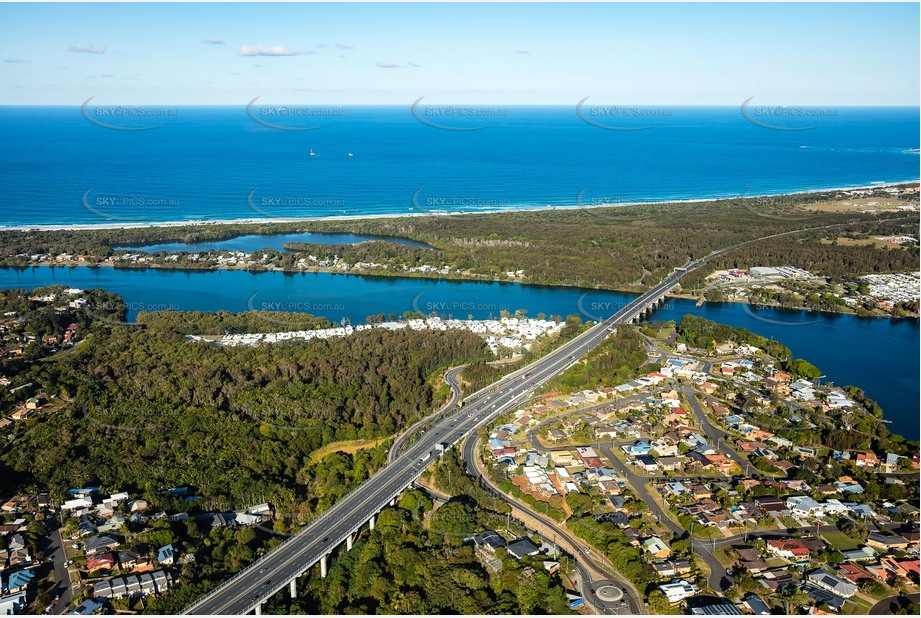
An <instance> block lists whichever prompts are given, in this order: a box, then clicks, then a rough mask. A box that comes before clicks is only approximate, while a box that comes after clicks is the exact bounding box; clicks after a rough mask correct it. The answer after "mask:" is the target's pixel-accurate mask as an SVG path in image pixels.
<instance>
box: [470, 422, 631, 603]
mask: <svg viewBox="0 0 921 618" xmlns="http://www.w3.org/2000/svg"><path fill="white" fill-rule="evenodd" d="M478 443H479V439H478V437H477V436H475V435H472V436H469V437H468V438H467V439H466V440H465V441H464V444H463V448H462V457H463V460H464V465H465V467H466V468H467V473H468V474H469V475H471V476H472V477H474V478H476V479H479V481H480V485H481V486H483V487H484V488H486V489H488V490H489V491H490V492H492V493H493V494H494V495H496V496H498V497H499V498H501V499H502V500H504V501H505V502H506V503H508V504H510V505H512V506H514V507H515V508H516V509H518V510H520V511H522V512H523V513H527V515H528V516H530V517H531V518H533V519H535V520H537V521H539V522H540V523H541V524H543V525H544V526H546V527H547V528H550V529H551V530H554V531H555V532H556V535H557V537H558V538H560V539H563V540H565V541H566V543H568V544H569V545H570V547H571V548H572V549H573V551H571V552H570V553H572V554H573V556H574V558H575V559H576V561H577V563H578V564H579V573H580V583H581V588H582V598H583V599H584V600H585V603H586V604H588V605H592V606H594V607H595V609H597V610H600V611H601V612H602V613H615V612H614V610H615V607H618V606H615V605H611V606H610V607H608V606H606V605H605V604H604V603H601V602H600V601H599V599H597V598H594V597H593V596H592V594H591V591H592V590H594V589H595V588H596V587H597V586H600V585H601V583H603V581H613V582H614V583H615V585H617V586H618V587H619V588H621V589H622V590H623V591H624V599H625V600H626V601H627V607H626V608H625V609H627V610H628V611H629V613H631V614H643V613H645V611H644V606H643V601H642V599H640V598H638V597H637V595H636V594H635V593H634V592H633V586H632V585H630V584H629V583H627V582H626V581H625V580H624V579H623V578H622V577H621V576H620V574H618V573H616V572H614V573H611V571H613V570H612V569H605V568H604V566H603V565H599V564H598V563H597V562H596V561H595V560H594V558H593V557H592V555H591V554H585V553H584V552H583V551H581V550H580V548H583V547H585V541H581V540H579V539H577V538H576V537H575V536H573V535H572V534H570V532H569V531H568V530H567V529H566V528H565V527H564V526H560V525H558V524H557V523H556V522H554V521H552V520H550V519H548V518H546V517H544V516H543V515H541V514H540V513H537V512H536V511H534V510H532V509H531V508H529V507H528V506H527V505H526V504H523V503H521V502H518V501H516V500H513V499H512V498H511V497H510V496H507V495H506V494H505V493H503V492H502V491H501V490H500V489H499V488H498V487H496V485H495V484H494V483H493V482H492V481H491V480H490V479H489V478H488V477H486V475H484V474H483V471H482V468H481V466H480V463H479V461H478V459H477V452H476V451H477V444H478ZM583 564H584V565H588V566H589V567H591V568H592V569H593V570H595V571H596V572H598V573H607V574H609V576H608V579H606V580H598V581H593V580H592V578H591V575H590V574H589V572H588V569H586V568H585V566H583ZM621 613H626V612H621Z"/></svg>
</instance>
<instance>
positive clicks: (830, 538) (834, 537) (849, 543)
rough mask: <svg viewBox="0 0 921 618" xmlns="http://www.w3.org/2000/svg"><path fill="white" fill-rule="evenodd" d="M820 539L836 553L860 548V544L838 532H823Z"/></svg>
mask: <svg viewBox="0 0 921 618" xmlns="http://www.w3.org/2000/svg"><path fill="white" fill-rule="evenodd" d="M822 538H823V539H825V542H826V543H828V544H829V545H830V546H831V547H833V548H835V549H837V550H838V551H847V550H849V549H857V548H858V547H860V543H858V542H857V541H855V540H854V539H852V538H851V537H849V536H848V535H846V534H844V533H843V532H840V531H838V530H836V531H834V532H823V533H822Z"/></svg>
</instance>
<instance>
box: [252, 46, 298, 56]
mask: <svg viewBox="0 0 921 618" xmlns="http://www.w3.org/2000/svg"><path fill="white" fill-rule="evenodd" d="M303 53H304V52H300V51H297V50H296V49H289V48H287V47H283V46H281V45H243V46H242V47H240V55H241V56H299V55H301V54H303Z"/></svg>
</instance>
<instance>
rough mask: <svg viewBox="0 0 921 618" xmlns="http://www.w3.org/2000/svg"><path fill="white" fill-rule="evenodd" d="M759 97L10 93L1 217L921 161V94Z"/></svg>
mask: <svg viewBox="0 0 921 618" xmlns="http://www.w3.org/2000/svg"><path fill="white" fill-rule="evenodd" d="M762 111H763V110H762ZM481 112H483V113H481ZM486 112H488V113H486ZM654 112H656V113H654ZM757 112H758V110H752V109H749V110H748V112H747V113H743V110H741V109H740V108H739V107H719V108H703V107H676V108H672V109H669V110H658V111H657V110H649V113H647V114H629V113H625V112H623V111H622V112H621V113H619V114H617V115H613V116H612V115H605V110H604V109H596V108H588V107H585V108H582V109H577V107H576V106H575V105H573V106H571V107H509V108H506V109H492V110H477V109H474V108H461V109H454V110H450V109H449V110H438V109H432V108H421V109H420V108H418V107H417V108H412V107H411V106H410V105H406V106H405V107H345V108H330V109H325V110H323V109H314V110H310V109H307V108H304V109H296V108H288V107H276V108H266V107H264V106H251V107H250V108H249V109H248V108H247V106H246V105H241V106H239V107H177V108H148V109H121V110H112V109H106V108H99V107H93V106H92V105H88V106H84V107H83V108H81V107H79V106H78V107H2V108H0V142H2V143H3V145H4V147H3V148H2V149H0V189H2V190H0V225H4V226H20V225H62V224H80V225H87V224H117V223H131V222H136V223H142V222H164V221H190V220H203V221H218V220H233V219H266V220H268V219H276V218H287V217H327V216H367V215H383V214H407V213H416V214H424V213H432V212H461V211H463V212H479V211H494V210H508V209H518V208H534V207H547V206H551V207H556V206H559V207H566V206H569V207H572V206H591V205H598V204H622V203H629V202H642V201H662V200H687V199H701V198H719V197H733V196H744V195H748V196H754V195H765V194H777V193H786V192H794V191H807V190H815V189H826V188H838V187H854V186H863V185H870V184H874V183H884V182H897V181H905V180H916V179H918V177H919V174H918V165H919V161H918V146H919V142H918V135H919V114H918V108H891V107H890V108H853V107H841V108H836V109H833V110H818V111H817V112H816V113H814V114H804V113H802V111H801V113H799V114H793V113H789V114H783V113H778V114H775V115H770V116H769V115H764V114H761V115H759V114H758V113H757ZM311 152H313V155H311V154H310V153H311Z"/></svg>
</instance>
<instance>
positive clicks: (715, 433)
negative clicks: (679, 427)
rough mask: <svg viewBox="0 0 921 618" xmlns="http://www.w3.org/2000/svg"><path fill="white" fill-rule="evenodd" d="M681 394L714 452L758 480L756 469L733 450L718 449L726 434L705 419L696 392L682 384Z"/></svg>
mask: <svg viewBox="0 0 921 618" xmlns="http://www.w3.org/2000/svg"><path fill="white" fill-rule="evenodd" d="M681 392H682V393H683V394H684V398H685V399H687V401H688V404H689V405H690V406H691V410H692V411H693V412H694V415H695V416H696V417H697V422H698V423H699V424H700V427H701V430H702V431H703V432H704V435H705V436H707V437H708V438H709V439H710V440H712V441H713V442H712V444H711V445H710V446H713V447H714V448H716V450H717V451H718V452H720V453H722V454H723V455H725V456H726V457H728V458H729V459H731V460H732V461H734V462H735V464H736V465H737V466H739V469H740V470H744V471H745V474H746V475H747V476H749V477H752V478H760V477H761V476H763V475H762V474H761V472H759V471H758V469H757V468H755V467H754V466H752V465H751V463H750V462H749V461H748V460H747V459H745V458H744V457H742V456H741V455H739V454H738V453H736V452H735V450H734V449H732V448H730V447H729V446H728V445H726V446H725V448H721V447H720V444H719V443H720V442H721V441H722V442H724V443H725V441H726V438H727V436H728V435H729V434H727V433H726V432H725V431H723V430H722V429H719V428H717V427H714V426H713V424H712V423H711V422H710V420H709V419H708V418H707V414H706V412H704V409H703V407H702V406H701V405H700V402H699V401H698V400H697V391H695V390H694V389H693V388H691V387H690V386H688V385H687V384H682V386H681Z"/></svg>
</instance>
